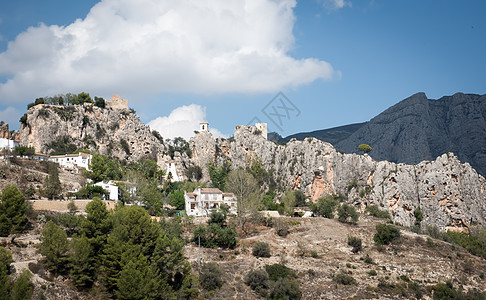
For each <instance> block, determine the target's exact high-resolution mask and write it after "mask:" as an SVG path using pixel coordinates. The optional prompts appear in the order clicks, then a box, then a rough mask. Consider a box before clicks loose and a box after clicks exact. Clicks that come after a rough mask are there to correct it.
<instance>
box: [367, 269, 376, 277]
mask: <svg viewBox="0 0 486 300" xmlns="http://www.w3.org/2000/svg"><path fill="white" fill-rule="evenodd" d="M368 274H370V275H371V276H376V275H377V274H378V273H377V272H376V270H370V271H369V272H368Z"/></svg>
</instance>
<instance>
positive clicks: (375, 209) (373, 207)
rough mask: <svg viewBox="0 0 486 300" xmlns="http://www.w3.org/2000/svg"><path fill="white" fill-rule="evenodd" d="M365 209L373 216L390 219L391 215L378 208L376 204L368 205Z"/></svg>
mask: <svg viewBox="0 0 486 300" xmlns="http://www.w3.org/2000/svg"><path fill="white" fill-rule="evenodd" d="M366 211H367V212H368V213H369V214H370V216H373V217H375V218H380V219H389V220H391V215H390V213H389V212H388V211H386V210H381V209H379V208H378V207H377V206H376V205H370V206H367V207H366Z"/></svg>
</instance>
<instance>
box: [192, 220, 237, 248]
mask: <svg viewBox="0 0 486 300" xmlns="http://www.w3.org/2000/svg"><path fill="white" fill-rule="evenodd" d="M199 237H200V238H201V246H203V247H206V248H214V247H221V248H229V249H233V248H234V247H235V246H236V243H237V242H236V230H235V229H234V228H233V227H230V226H228V227H224V228H223V227H221V226H219V225H218V224H211V225H209V226H204V225H199V226H197V227H196V228H195V229H194V233H193V238H192V241H193V242H194V243H198V242H199V239H198V238H199Z"/></svg>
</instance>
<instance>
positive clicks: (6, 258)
mask: <svg viewBox="0 0 486 300" xmlns="http://www.w3.org/2000/svg"><path fill="white" fill-rule="evenodd" d="M11 263H12V253H11V252H10V251H8V250H7V249H5V248H3V247H1V246H0V300H4V299H9V295H8V274H9V271H10V264H11Z"/></svg>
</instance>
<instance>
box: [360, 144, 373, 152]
mask: <svg viewBox="0 0 486 300" xmlns="http://www.w3.org/2000/svg"><path fill="white" fill-rule="evenodd" d="M358 150H359V151H362V152H364V153H368V152H370V151H371V150H372V148H371V147H370V145H368V144H361V145H359V146H358Z"/></svg>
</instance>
